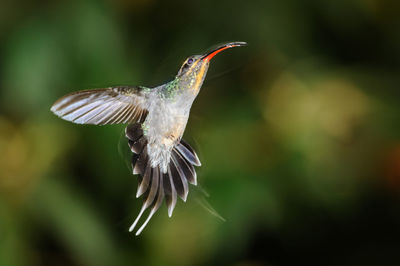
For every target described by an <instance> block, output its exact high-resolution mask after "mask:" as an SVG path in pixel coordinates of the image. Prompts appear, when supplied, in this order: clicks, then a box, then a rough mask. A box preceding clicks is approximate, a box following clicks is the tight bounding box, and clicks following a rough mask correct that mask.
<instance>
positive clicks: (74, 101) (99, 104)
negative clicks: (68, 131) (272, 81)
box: [50, 42, 246, 235]
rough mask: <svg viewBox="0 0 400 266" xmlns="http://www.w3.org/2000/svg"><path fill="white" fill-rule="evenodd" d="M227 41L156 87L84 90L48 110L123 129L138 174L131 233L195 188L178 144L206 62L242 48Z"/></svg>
mask: <svg viewBox="0 0 400 266" xmlns="http://www.w3.org/2000/svg"><path fill="white" fill-rule="evenodd" d="M245 45H246V43H245V42H230V43H226V44H223V45H220V46H218V47H217V48H215V49H212V50H211V51H209V52H207V53H205V54H203V55H193V56H190V57H188V58H187V59H186V60H185V61H184V63H183V64H182V66H181V68H180V69H179V71H178V74H177V75H176V76H175V78H174V79H173V80H172V81H169V82H167V83H165V84H162V85H160V86H157V87H153V88H149V87H144V86H115V87H109V88H103V89H91V90H82V91H77V92H73V93H70V94H67V95H65V96H63V97H61V98H60V99H58V100H57V101H56V102H55V103H54V104H53V106H52V107H51V109H50V110H51V111H52V112H53V113H54V114H55V115H57V116H59V117H60V118H62V119H64V120H67V121H70V122H73V123H76V124H92V125H107V124H127V127H126V128H125V136H126V138H127V139H128V145H129V147H130V150H131V151H132V153H133V155H132V160H131V166H132V172H133V174H134V175H138V188H137V193H136V197H137V198H139V197H140V196H143V205H142V207H141V209H140V211H139V214H138V216H137V217H136V219H135V221H134V222H133V223H132V225H131V227H130V228H129V232H132V231H133V230H134V229H135V227H136V225H137V223H138V222H139V220H140V218H141V217H142V215H143V213H144V212H145V211H146V210H147V209H148V208H150V211H149V214H148V216H147V218H146V220H145V221H144V222H143V224H142V226H141V227H140V228H139V229H138V230H137V231H136V235H139V234H140V233H141V232H142V231H143V229H144V228H145V227H146V225H147V224H148V222H149V221H150V219H151V218H152V216H153V215H154V213H155V212H156V211H157V210H158V209H159V208H160V206H161V204H162V202H163V201H164V199H165V202H166V205H167V209H168V216H169V217H171V216H172V213H173V210H174V208H175V206H176V203H177V198H178V197H179V198H181V199H182V200H183V201H184V202H186V198H187V196H188V193H189V184H192V185H197V174H196V170H195V166H196V167H198V166H201V163H200V160H199V158H198V156H197V154H196V152H195V151H194V149H193V148H192V147H191V146H190V145H189V144H188V143H187V142H186V141H184V140H183V139H182V136H183V133H184V131H185V128H186V124H187V121H188V118H189V113H190V109H191V106H192V104H193V101H194V99H195V98H196V97H197V95H198V93H199V91H200V88H201V86H202V84H203V81H204V78H205V76H206V73H207V70H208V68H209V65H210V60H211V59H212V58H213V57H214V56H215V55H216V54H218V53H219V52H221V51H223V50H226V49H228V48H232V47H239V46H245Z"/></svg>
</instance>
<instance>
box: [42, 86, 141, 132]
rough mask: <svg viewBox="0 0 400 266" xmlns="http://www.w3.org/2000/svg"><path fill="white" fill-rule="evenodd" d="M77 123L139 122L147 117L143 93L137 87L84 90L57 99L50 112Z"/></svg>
mask: <svg viewBox="0 0 400 266" xmlns="http://www.w3.org/2000/svg"><path fill="white" fill-rule="evenodd" d="M50 110H51V111H52V112H53V113H54V114H56V115H57V116H59V117H60V118H62V119H64V120H67V121H71V122H74V123H77V124H92V125H106V124H120V123H133V122H137V121H139V122H140V121H142V120H143V119H144V118H145V117H146V114H147V110H146V93H145V92H144V91H143V89H142V88H140V87H113V88H107V89H95V90H84V91H78V92H73V93H71V94H67V95H65V96H63V97H61V98H60V99H58V100H57V101H56V102H55V103H54V104H53V106H52V107H51V109H50Z"/></svg>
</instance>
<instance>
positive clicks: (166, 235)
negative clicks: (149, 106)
mask: <svg viewBox="0 0 400 266" xmlns="http://www.w3.org/2000/svg"><path fill="white" fill-rule="evenodd" d="M226 41H246V42H248V43H249V46H248V47H246V48H236V49H231V50H229V51H226V52H223V53H221V54H220V55H218V56H217V57H215V59H214V60H213V62H212V64H211V67H210V70H209V73H208V76H207V78H206V82H205V84H204V86H203V88H202V91H201V93H200V94H199V96H198V98H197V99H196V101H195V103H194V105H193V108H192V113H191V117H190V119H189V123H188V126H187V130H186V133H185V139H187V141H188V142H189V143H191V144H192V145H193V146H194V147H195V148H196V149H197V150H198V154H199V157H200V160H201V161H202V164H203V166H202V167H201V168H199V169H198V179H199V184H200V187H199V188H195V187H193V186H191V193H190V194H189V198H188V201H187V203H183V202H182V201H179V203H178V205H177V208H176V210H175V212H174V215H173V217H172V218H168V216H167V211H166V207H165V206H163V207H162V208H161V210H160V211H158V213H157V215H155V217H154V218H153V219H152V220H151V222H150V224H149V225H148V227H147V228H146V230H145V231H144V232H143V234H142V235H141V236H140V237H135V236H134V235H133V234H130V233H128V228H129V225H130V223H131V222H132V221H133V219H134V218H135V216H136V215H137V213H138V211H139V209H140V206H141V203H142V202H141V200H137V199H135V192H136V187H137V181H136V177H135V176H133V175H131V173H130V172H129V168H128V167H127V166H126V162H125V161H126V160H127V158H125V159H124V158H123V156H122V157H121V156H120V153H121V152H119V148H118V147H120V146H123V147H126V142H125V139H124V138H123V136H122V134H123V130H124V126H123V125H117V126H103V127H96V126H81V125H75V124H72V123H68V122H65V121H62V120H61V119H59V118H57V117H56V116H54V115H53V114H52V113H51V112H50V110H49V109H50V106H51V105H52V103H53V102H54V101H55V100H56V99H57V98H59V97H60V96H62V95H64V94H66V93H69V92H71V91H75V90H81V89H88V88H101V87H108V86H112V85H145V86H155V85H159V84H161V83H164V82H166V81H168V80H170V79H172V78H173V77H174V75H175V74H176V72H177V71H178V69H179V67H180V65H181V63H182V62H183V60H184V59H185V58H186V57H187V56H189V55H192V54H199V53H202V52H205V51H206V50H207V49H208V48H209V47H211V46H213V45H215V44H218V43H222V42H226ZM0 59H1V60H0V89H1V91H0V265H1V266H8V265H10V266H11V265H12V266H18V265H32V266H36V265H88V266H92V265H93V266H97V265H240V266H244V265H400V200H399V199H400V197H399V195H400V123H399V121H400V108H399V104H400V88H399V84H400V71H399V70H400V68H399V67H400V2H399V1H398V0H351V1H349V0H324V1H321V0H305V1H296V0H267V1H261V0H259V1H237V2H233V1H212V0H202V1H157V0H139V1H129V0H116V1H111V0H109V1H92V0H82V1H78V0H71V1H61V0H58V1H44V0H40V1H32V0H17V1H13V0H2V1H1V3H0ZM121 143H122V144H121ZM207 195H209V196H207ZM210 206H211V207H212V208H213V209H215V210H216V212H217V213H218V215H220V216H222V217H223V218H224V219H225V220H226V221H225V222H224V221H223V220H221V219H220V218H218V217H217V216H218V215H213V212H212V210H211V208H210Z"/></svg>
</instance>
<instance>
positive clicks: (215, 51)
mask: <svg viewBox="0 0 400 266" xmlns="http://www.w3.org/2000/svg"><path fill="white" fill-rule="evenodd" d="M246 45H247V43H246V42H230V43H226V44H223V45H221V46H219V47H217V48H216V49H213V50H212V51H211V52H208V53H206V54H205V55H203V56H202V57H201V60H205V61H209V60H211V58H213V57H214V56H215V55H216V54H218V53H219V52H221V51H223V50H226V49H228V48H232V47H238V46H246Z"/></svg>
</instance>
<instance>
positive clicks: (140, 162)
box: [125, 123, 201, 235]
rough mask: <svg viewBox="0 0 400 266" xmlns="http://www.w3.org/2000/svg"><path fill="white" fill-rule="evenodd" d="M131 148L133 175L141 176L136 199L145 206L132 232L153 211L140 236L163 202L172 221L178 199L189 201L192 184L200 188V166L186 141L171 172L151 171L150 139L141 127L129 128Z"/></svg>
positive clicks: (176, 152)
mask: <svg viewBox="0 0 400 266" xmlns="http://www.w3.org/2000/svg"><path fill="white" fill-rule="evenodd" d="M125 135H126V137H127V138H128V144H129V147H130V149H131V151H132V152H133V156H132V169H133V174H138V175H139V177H138V183H139V186H138V189H137V193H136V197H140V196H142V195H143V205H142V208H141V210H140V212H139V215H138V216H137V218H136V219H135V221H134V222H133V224H132V225H131V227H130V228H129V232H132V231H133V230H134V229H135V227H136V225H137V223H138V222H139V220H140V218H141V216H142V215H143V213H144V211H145V210H146V209H148V208H150V213H149V215H148V217H147V219H146V220H145V221H144V223H143V225H142V226H141V227H140V228H139V229H138V230H137V232H136V235H139V234H140V233H141V232H142V231H143V229H144V228H145V227H146V225H147V223H148V222H149V221H150V219H151V217H152V216H153V215H154V213H155V212H156V211H157V210H158V209H159V208H160V206H161V204H162V202H163V200H164V199H165V202H166V204H167V207H168V216H169V217H171V216H172V213H173V211H174V208H175V206H176V202H177V197H178V196H179V197H180V198H181V199H182V200H183V201H186V198H187V195H188V193H189V185H188V184H189V183H190V184H193V185H197V176H196V170H195V169H194V166H200V165H201V164H200V160H199V158H198V157H197V155H196V152H195V151H194V150H193V149H192V147H190V145H189V144H187V143H186V142H185V141H184V140H181V141H180V143H178V144H176V145H175V147H174V148H173V149H172V154H171V160H170V162H169V165H168V170H167V172H166V173H163V172H162V171H161V170H160V167H159V166H157V167H155V168H153V167H151V165H150V161H149V156H148V154H147V147H146V146H147V139H146V136H144V135H143V130H142V127H141V124H140V123H135V124H131V125H129V126H128V127H127V128H126V129H125Z"/></svg>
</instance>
